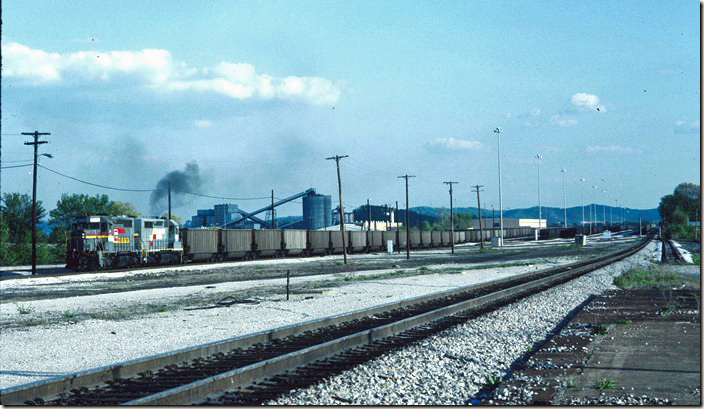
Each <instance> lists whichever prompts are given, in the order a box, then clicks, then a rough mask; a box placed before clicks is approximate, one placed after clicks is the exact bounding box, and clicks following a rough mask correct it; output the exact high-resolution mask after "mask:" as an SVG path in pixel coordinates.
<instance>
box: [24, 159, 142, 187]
mask: <svg viewBox="0 0 704 409" xmlns="http://www.w3.org/2000/svg"><path fill="white" fill-rule="evenodd" d="M37 166H39V167H41V168H42V169H46V170H48V171H49V172H52V173H56V174H57V175H59V176H63V177H65V178H67V179H71V180H75V181H76V182H81V183H85V184H86V185H90V186H95V187H102V188H103V189H110V190H118V191H120V192H154V191H155V190H156V189H123V188H119V187H112V186H105V185H100V184H98V183H92V182H87V181H85V180H81V179H78V178H75V177H73V176H69V175H65V174H63V173H61V172H57V171H55V170H53V169H49V168H47V167H46V166H44V165H37Z"/></svg>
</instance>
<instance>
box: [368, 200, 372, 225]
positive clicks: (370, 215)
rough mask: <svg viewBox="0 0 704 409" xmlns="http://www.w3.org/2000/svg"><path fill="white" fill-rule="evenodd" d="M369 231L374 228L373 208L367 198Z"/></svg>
mask: <svg viewBox="0 0 704 409" xmlns="http://www.w3.org/2000/svg"><path fill="white" fill-rule="evenodd" d="M367 223H369V224H368V225H367V231H371V230H372V208H371V207H369V199H367Z"/></svg>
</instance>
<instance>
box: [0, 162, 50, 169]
mask: <svg viewBox="0 0 704 409" xmlns="http://www.w3.org/2000/svg"><path fill="white" fill-rule="evenodd" d="M25 166H33V164H32V163H28V164H26V165H13V166H3V167H1V168H0V169H12V168H23V167H25ZM37 166H41V165H37ZM42 167H43V166H42Z"/></svg>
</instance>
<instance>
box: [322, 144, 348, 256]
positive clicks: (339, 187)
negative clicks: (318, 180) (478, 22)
mask: <svg viewBox="0 0 704 409" xmlns="http://www.w3.org/2000/svg"><path fill="white" fill-rule="evenodd" d="M348 156H349V155H343V156H340V155H335V156H332V157H330V158H325V159H326V160H332V159H335V162H336V163H337V191H338V193H339V195H340V234H342V257H343V259H344V263H345V264H347V245H346V243H345V210H344V209H343V207H342V179H340V159H342V158H347V157H348Z"/></svg>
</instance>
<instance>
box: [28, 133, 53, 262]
mask: <svg viewBox="0 0 704 409" xmlns="http://www.w3.org/2000/svg"><path fill="white" fill-rule="evenodd" d="M22 135H30V136H34V142H25V143H24V144H25V145H33V146H34V172H32V178H33V179H34V181H33V183H32V275H37V148H38V147H39V145H41V144H44V143H49V141H40V140H39V137H40V136H42V135H51V134H50V133H48V132H39V131H34V132H22Z"/></svg>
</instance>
